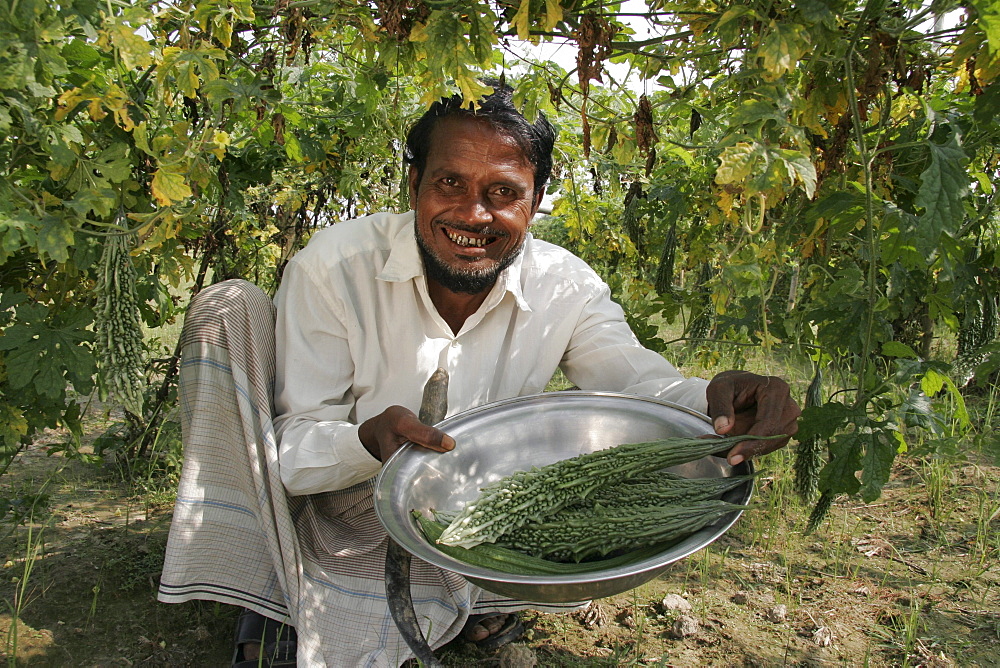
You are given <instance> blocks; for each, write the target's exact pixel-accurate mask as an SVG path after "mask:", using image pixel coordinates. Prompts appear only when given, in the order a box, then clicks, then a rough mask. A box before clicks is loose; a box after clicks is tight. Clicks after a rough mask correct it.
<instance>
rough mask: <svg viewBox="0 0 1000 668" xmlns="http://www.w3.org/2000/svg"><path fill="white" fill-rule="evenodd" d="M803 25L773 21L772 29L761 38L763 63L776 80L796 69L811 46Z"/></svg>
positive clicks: (760, 52) (770, 75)
mask: <svg viewBox="0 0 1000 668" xmlns="http://www.w3.org/2000/svg"><path fill="white" fill-rule="evenodd" d="M804 33H805V31H804V30H803V28H802V26H800V25H796V24H788V23H775V22H773V21H772V22H771V30H770V31H769V32H768V33H767V34H766V35H765V36H764V39H763V40H761V44H760V49H759V50H758V53H759V54H760V57H761V64H762V65H763V66H764V69H765V70H766V71H767V73H768V75H769V77H770V78H771V79H772V80H774V79H777V78H778V77H780V76H781V75H782V74H785V73H786V72H791V71H792V70H794V69H795V66H796V65H797V64H798V62H799V59H800V58H802V55H803V54H804V53H805V52H806V50H807V49H808V48H809V43H808V40H807V39H806V36H805V34H804Z"/></svg>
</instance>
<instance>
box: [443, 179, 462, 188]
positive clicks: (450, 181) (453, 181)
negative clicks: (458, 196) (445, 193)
mask: <svg viewBox="0 0 1000 668" xmlns="http://www.w3.org/2000/svg"><path fill="white" fill-rule="evenodd" d="M441 184H442V185H446V186H448V187H449V188H454V187H455V186H457V185H458V179H456V178H455V177H453V176H446V177H444V178H443V179H441Z"/></svg>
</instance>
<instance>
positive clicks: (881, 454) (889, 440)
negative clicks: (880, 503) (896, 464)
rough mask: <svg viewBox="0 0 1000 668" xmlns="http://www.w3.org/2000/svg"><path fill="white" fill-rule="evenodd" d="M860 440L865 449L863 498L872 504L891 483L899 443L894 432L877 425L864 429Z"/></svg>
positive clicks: (862, 461)
mask: <svg viewBox="0 0 1000 668" xmlns="http://www.w3.org/2000/svg"><path fill="white" fill-rule="evenodd" d="M858 440H859V442H860V443H861V444H862V445H863V447H864V456H863V457H862V459H861V465H862V472H861V498H862V499H863V500H864V501H865V503H871V502H872V501H875V500H876V499H878V498H879V496H881V495H882V488H883V487H884V486H885V483H887V482H889V474H890V473H891V472H892V462H893V460H894V459H895V458H896V454H897V452H898V450H899V446H898V445H897V443H898V441H897V439H896V437H895V432H894V431H893V430H891V429H884V428H881V426H880V425H875V424H873V425H871V426H869V427H867V428H866V429H864V430H863V431H862V432H861V434H860V435H859V439H858Z"/></svg>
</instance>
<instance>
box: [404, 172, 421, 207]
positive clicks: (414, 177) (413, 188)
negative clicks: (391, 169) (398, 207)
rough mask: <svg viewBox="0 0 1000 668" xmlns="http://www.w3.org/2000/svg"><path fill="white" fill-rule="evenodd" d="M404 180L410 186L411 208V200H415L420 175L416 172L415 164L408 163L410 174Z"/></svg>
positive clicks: (411, 204) (411, 202) (411, 201)
mask: <svg viewBox="0 0 1000 668" xmlns="http://www.w3.org/2000/svg"><path fill="white" fill-rule="evenodd" d="M406 180H407V182H408V183H409V187H410V208H411V209H412V208H413V202H415V201H416V200H417V188H418V187H419V186H420V175H419V174H418V173H417V168H416V166H415V165H410V174H409V176H408V177H407V179H406Z"/></svg>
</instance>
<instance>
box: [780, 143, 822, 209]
mask: <svg viewBox="0 0 1000 668" xmlns="http://www.w3.org/2000/svg"><path fill="white" fill-rule="evenodd" d="M777 154H778V155H779V156H780V158H781V160H783V161H784V163H785V169H787V170H788V175H789V177H791V180H792V182H793V183H794V182H795V181H799V182H801V183H802V188H803V189H804V190H805V191H806V197H808V198H809V199H812V196H813V195H814V194H815V193H816V166H815V165H813V162H812V160H811V159H810V158H809V156H808V155H806V154H805V153H803V152H802V151H793V150H791V149H778V151H777Z"/></svg>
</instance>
